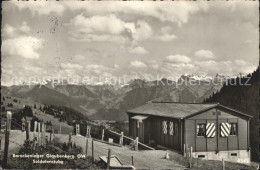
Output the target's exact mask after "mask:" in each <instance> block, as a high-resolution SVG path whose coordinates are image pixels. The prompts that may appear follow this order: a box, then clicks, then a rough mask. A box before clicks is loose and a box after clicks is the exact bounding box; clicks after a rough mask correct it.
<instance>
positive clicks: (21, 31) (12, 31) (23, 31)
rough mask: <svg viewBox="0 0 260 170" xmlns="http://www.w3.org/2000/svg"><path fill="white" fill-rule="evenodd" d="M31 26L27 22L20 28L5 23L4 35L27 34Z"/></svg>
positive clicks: (16, 35)
mask: <svg viewBox="0 0 260 170" xmlns="http://www.w3.org/2000/svg"><path fill="white" fill-rule="evenodd" d="M30 30H31V28H30V27H29V26H28V25H27V22H23V23H22V25H21V26H20V27H19V28H15V27H13V26H11V25H9V24H5V25H4V27H3V36H4V37H18V36H21V35H26V34H28V33H29V32H30Z"/></svg>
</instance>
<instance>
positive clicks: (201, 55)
mask: <svg viewBox="0 0 260 170" xmlns="http://www.w3.org/2000/svg"><path fill="white" fill-rule="evenodd" d="M194 55H195V56H196V57H197V58H198V59H214V58H215V56H214V54H213V52H212V51H210V50H199V51H196V52H195V53H194Z"/></svg>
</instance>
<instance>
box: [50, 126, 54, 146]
mask: <svg viewBox="0 0 260 170" xmlns="http://www.w3.org/2000/svg"><path fill="white" fill-rule="evenodd" d="M52 133H53V128H52V127H51V132H50V142H49V143H50V144H51V143H52V138H53V137H52Z"/></svg>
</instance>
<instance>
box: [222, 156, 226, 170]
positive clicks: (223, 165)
mask: <svg viewBox="0 0 260 170" xmlns="http://www.w3.org/2000/svg"><path fill="white" fill-rule="evenodd" d="M222 170H225V161H224V159H223V158H222Z"/></svg>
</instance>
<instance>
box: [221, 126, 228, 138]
mask: <svg viewBox="0 0 260 170" xmlns="http://www.w3.org/2000/svg"><path fill="white" fill-rule="evenodd" d="M229 133H230V124H229V123H221V126H220V135H221V137H228V135H229Z"/></svg>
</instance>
